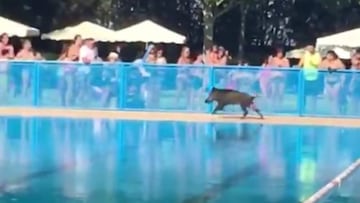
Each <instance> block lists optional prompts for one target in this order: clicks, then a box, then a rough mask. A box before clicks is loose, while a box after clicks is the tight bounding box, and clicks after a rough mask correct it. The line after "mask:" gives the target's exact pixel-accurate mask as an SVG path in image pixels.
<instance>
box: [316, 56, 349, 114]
mask: <svg viewBox="0 0 360 203" xmlns="http://www.w3.org/2000/svg"><path fill="white" fill-rule="evenodd" d="M320 68H321V69H329V73H326V76H325V81H324V83H325V84H324V87H325V89H324V93H325V94H326V96H327V97H328V99H329V101H330V103H331V109H332V113H333V114H338V113H339V110H340V105H341V104H340V102H341V98H340V97H339V92H340V90H341V89H342V87H343V85H344V82H345V77H344V76H345V75H344V74H341V75H340V74H339V73H336V72H332V71H335V70H339V69H344V68H345V65H344V64H343V62H342V61H341V60H340V59H339V57H338V55H337V54H336V53H335V52H334V51H332V50H330V51H328V52H327V53H326V57H325V59H324V60H323V61H322V62H321V64H320ZM345 99H346V98H345ZM343 102H344V101H343Z"/></svg>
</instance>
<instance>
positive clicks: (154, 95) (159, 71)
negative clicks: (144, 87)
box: [150, 47, 167, 108]
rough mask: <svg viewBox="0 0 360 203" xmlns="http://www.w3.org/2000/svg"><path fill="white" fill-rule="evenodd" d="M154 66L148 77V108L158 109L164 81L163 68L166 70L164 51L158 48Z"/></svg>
mask: <svg viewBox="0 0 360 203" xmlns="http://www.w3.org/2000/svg"><path fill="white" fill-rule="evenodd" d="M155 64H156V67H154V68H153V70H152V71H151V77H150V81H151V82H150V84H151V85H150V86H151V88H150V92H151V95H150V107H151V108H158V107H159V104H160V98H161V87H162V84H163V79H164V77H165V76H164V68H166V64H167V60H166V57H165V56H164V50H163V49H162V48H161V47H158V48H157V49H156V50H155Z"/></svg>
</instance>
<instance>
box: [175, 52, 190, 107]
mask: <svg viewBox="0 0 360 203" xmlns="http://www.w3.org/2000/svg"><path fill="white" fill-rule="evenodd" d="M177 64H178V65H179V66H178V70H177V75H176V96H175V99H176V100H175V103H179V101H181V98H183V97H186V99H187V100H186V104H185V106H187V104H188V103H189V97H187V96H186V92H187V90H188V88H189V72H188V67H187V66H186V65H189V64H191V59H190V49H189V47H187V46H184V47H183V48H182V50H181V54H180V57H179V59H178V61H177Z"/></svg>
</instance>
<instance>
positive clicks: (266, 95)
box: [257, 56, 271, 105]
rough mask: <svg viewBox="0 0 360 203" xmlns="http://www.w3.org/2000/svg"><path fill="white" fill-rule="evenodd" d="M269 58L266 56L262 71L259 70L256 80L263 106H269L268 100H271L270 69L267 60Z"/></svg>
mask: <svg viewBox="0 0 360 203" xmlns="http://www.w3.org/2000/svg"><path fill="white" fill-rule="evenodd" d="M270 58H271V56H266V57H265V59H264V61H263V63H262V69H261V70H260V72H259V74H258V76H257V78H258V80H259V86H260V91H261V94H262V98H263V99H262V100H263V103H264V104H265V105H267V104H270V102H269V99H270V98H271V91H270V90H271V88H270V78H271V69H270V66H269V60H270Z"/></svg>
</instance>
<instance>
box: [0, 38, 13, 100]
mask: <svg viewBox="0 0 360 203" xmlns="http://www.w3.org/2000/svg"><path fill="white" fill-rule="evenodd" d="M9 41H10V40H9V36H8V35H7V34H6V33H3V34H1V35H0V60H1V61H0V76H1V78H0V83H1V87H0V88H1V89H0V95H1V97H0V98H6V96H5V95H6V94H7V92H8V91H9V88H10V85H11V84H9V83H8V63H7V61H8V60H11V59H13V58H14V57H15V55H14V47H13V46H12V45H11V44H10V43H9ZM2 95H4V97H3V96H2Z"/></svg>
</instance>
